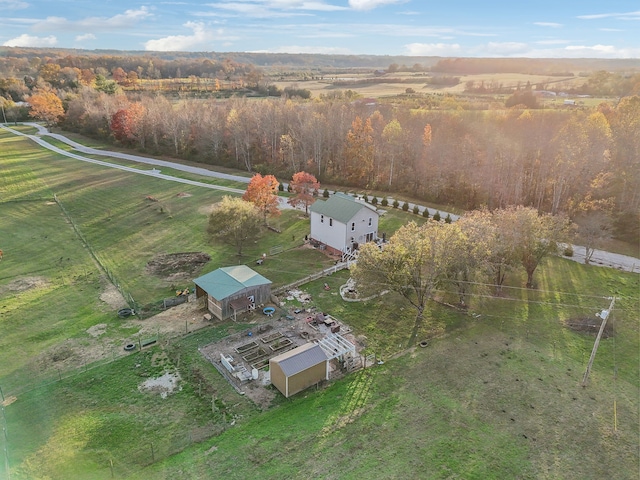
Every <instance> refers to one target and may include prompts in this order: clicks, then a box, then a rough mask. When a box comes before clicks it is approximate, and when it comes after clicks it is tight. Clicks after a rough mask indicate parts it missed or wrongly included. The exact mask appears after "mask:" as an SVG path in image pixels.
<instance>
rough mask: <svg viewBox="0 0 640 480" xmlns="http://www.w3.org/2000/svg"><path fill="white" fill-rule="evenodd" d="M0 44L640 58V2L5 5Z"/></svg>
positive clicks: (246, 0) (302, 0)
mask: <svg viewBox="0 0 640 480" xmlns="http://www.w3.org/2000/svg"><path fill="white" fill-rule="evenodd" d="M0 12H2V14H1V16H0V44H1V45H5V46H22V47H59V48H85V49H91V50H93V49H117V50H152V51H153V50H155V51H217V52H240V51H245V52H274V53H282V52H284V53H326V54H371V55H429V56H430V55H436V56H459V57H541V58H558V57H562V58H576V57H585V58H640V2H638V1H635V2H632V1H616V0H610V1H606V2H603V1H602V0H600V1H592V0H581V1H579V2H578V1H575V0H570V1H566V0H557V1H555V2H552V1H549V0H537V1H530V2H503V1H501V2H492V1H491V0H489V1H488V2H487V1H482V0H471V1H462V0H439V1H437V2H436V1H432V0H226V1H215V0H210V1H160V2H157V1H153V2H144V1H142V2H137V1H136V0H133V1H131V0H127V1H124V0H103V1H101V2H96V1H94V0H0Z"/></svg>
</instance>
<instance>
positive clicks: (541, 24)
mask: <svg viewBox="0 0 640 480" xmlns="http://www.w3.org/2000/svg"><path fill="white" fill-rule="evenodd" d="M533 24H534V25H538V26H539V27H551V28H560V27H562V26H563V25H562V24H561V23H554V22H533Z"/></svg>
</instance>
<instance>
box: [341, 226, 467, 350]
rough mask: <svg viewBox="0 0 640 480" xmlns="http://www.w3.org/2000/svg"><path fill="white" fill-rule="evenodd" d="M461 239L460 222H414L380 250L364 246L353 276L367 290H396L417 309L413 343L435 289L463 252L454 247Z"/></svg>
mask: <svg viewBox="0 0 640 480" xmlns="http://www.w3.org/2000/svg"><path fill="white" fill-rule="evenodd" d="M460 241H461V235H460V229H459V227H458V226H457V225H456V224H446V223H438V222H432V221H430V222H426V223H425V224H424V225H422V226H418V225H417V224H416V223H415V222H410V223H408V224H406V225H404V226H402V227H400V228H399V229H398V230H397V231H396V233H395V234H394V235H393V236H392V237H391V238H390V239H389V242H388V243H387V244H385V247H384V249H382V250H381V249H380V248H379V247H378V246H377V245H376V244H375V243H365V244H364V245H361V246H360V253H359V254H358V262H357V264H356V265H355V266H354V267H352V269H351V275H352V277H353V278H354V280H355V281H356V285H357V286H358V289H361V290H363V291H381V290H392V291H394V292H397V293H399V294H400V295H402V296H403V297H404V298H405V299H406V300H407V301H408V302H409V303H410V304H411V305H412V306H413V307H414V308H415V310H416V318H415V322H414V325H413V330H412V333H411V336H410V338H409V346H412V345H414V344H415V341H416V338H417V335H418V333H419V331H420V329H421V327H422V323H423V319H424V309H425V307H426V304H427V301H428V300H430V299H431V298H432V297H433V294H434V292H435V290H436V289H437V288H438V287H439V286H441V285H442V284H443V283H444V282H446V281H447V278H448V274H449V272H450V271H451V266H452V265H453V263H454V261H455V260H456V259H455V258H454V257H455V256H456V255H458V254H459V250H458V249H452V248H450V246H451V245H453V244H458V243H459V242H460Z"/></svg>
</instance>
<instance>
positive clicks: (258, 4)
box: [196, 0, 348, 18]
mask: <svg viewBox="0 0 640 480" xmlns="http://www.w3.org/2000/svg"><path fill="white" fill-rule="evenodd" d="M207 6H209V7H212V8H215V9H218V10H224V11H227V12H233V13H235V14H238V15H242V16H246V17H256V18H284V17H294V16H300V15H310V14H308V13H301V12H303V11H306V12H310V11H318V12H335V11H340V10H348V8H347V7H342V6H339V5H332V4H329V3H326V2H324V1H322V0H317V1H314V0H311V1H306V0H249V1H236V2H218V3H209V4H207ZM196 15H199V16H210V15H212V14H211V13H210V12H200V13H197V14H196Z"/></svg>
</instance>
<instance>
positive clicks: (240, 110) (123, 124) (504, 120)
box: [0, 55, 640, 240]
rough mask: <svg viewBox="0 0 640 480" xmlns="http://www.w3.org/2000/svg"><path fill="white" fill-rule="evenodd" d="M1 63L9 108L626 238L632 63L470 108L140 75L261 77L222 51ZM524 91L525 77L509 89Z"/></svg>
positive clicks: (90, 131) (442, 101) (211, 156)
mask: <svg viewBox="0 0 640 480" xmlns="http://www.w3.org/2000/svg"><path fill="white" fill-rule="evenodd" d="M143 60H144V61H145V62H146V63H143V64H141V61H143ZM445 63H446V62H445V61H440V62H439V63H438V64H437V65H435V69H438V68H440V69H442V68H443V65H444V64H445ZM449 63H453V64H454V65H456V68H454V72H453V73H456V72H455V70H456V69H457V70H458V71H459V70H460V69H461V68H462V67H461V65H465V64H466V65H467V67H466V68H471V67H473V65H476V64H479V65H481V67H476V68H478V69H482V68H488V67H487V66H486V65H485V64H482V63H479V62H476V61H471V62H467V63H465V62H449ZM536 64H537V63H536ZM496 65H497V66H500V65H502V63H500V62H498V63H496ZM398 68H399V67H398V65H396V64H393V65H391V66H390V67H389V69H388V71H390V72H391V71H396V70H397V69H398ZM415 68H418V66H415ZM496 68H497V67H496ZM500 68H505V67H500ZM0 72H2V73H3V76H2V78H0V95H1V96H3V97H4V98H5V99H6V101H5V104H6V114H7V115H8V120H16V119H20V117H21V115H24V109H25V108H26V107H24V106H23V107H20V106H19V105H18V106H16V105H15V104H14V103H13V102H19V101H22V100H26V101H27V102H29V104H30V105H31V107H30V108H31V110H30V113H31V115H32V116H34V117H35V118H38V119H41V120H45V121H47V122H49V123H52V124H53V123H59V124H60V125H61V126H62V127H63V128H65V129H68V130H71V131H76V132H79V133H83V134H85V135H89V136H93V137H96V138H100V139H103V140H105V141H114V142H118V143H121V144H123V145H125V146H127V147H131V148H135V149H137V150H139V151H141V152H147V153H149V154H154V155H166V156H171V157H177V158H183V159H187V160H190V161H196V162H201V163H205V164H211V165H224V166H230V167H235V168H240V169H243V170H246V171H249V172H259V173H263V174H273V175H275V176H276V177H278V178H280V179H285V180H286V179H289V178H291V175H292V174H293V173H295V172H299V171H302V170H305V171H308V172H312V173H313V174H314V175H315V176H316V177H317V178H318V180H320V181H321V182H323V183H331V184H336V185H342V186H344V187H345V188H357V189H368V190H378V191H389V192H394V193H396V194H397V193H402V194H405V195H407V196H410V197H413V198H416V199H421V200H424V201H431V202H435V203H439V204H448V205H454V206H457V207H459V208H463V209H474V208H479V207H482V206H486V207H488V208H489V209H495V208H502V207H506V206H509V205H524V206H531V207H534V208H536V209H538V210H539V211H541V212H548V213H552V214H557V213H568V214H569V215H571V216H572V217H575V218H580V217H585V216H587V217H588V216H589V214H590V213H594V212H597V213H598V218H606V220H607V222H613V223H614V224H615V225H616V234H617V235H618V236H619V237H620V238H624V239H627V240H637V238H638V225H639V224H640V222H639V221H638V211H640V195H639V193H638V192H640V96H638V94H640V75H639V74H635V73H631V74H629V73H628V72H627V73H616V72H605V71H600V72H595V73H593V74H592V75H590V76H588V77H585V82H584V88H585V89H588V90H589V91H590V92H594V93H595V92H598V93H600V94H602V95H615V96H617V98H615V99H613V101H609V102H603V103H601V104H600V105H598V106H596V107H593V108H587V107H580V108H576V109H556V110H552V109H533V108H527V107H532V105H527V104H526V103H527V102H525V101H513V97H512V98H511V103H509V101H507V105H505V104H504V103H503V104H502V105H496V104H495V102H493V103H491V102H487V105H488V107H487V108H486V109H481V110H469V109H465V108H466V104H465V103H464V101H462V100H461V99H459V98H456V97H453V96H450V95H447V96H441V97H439V98H438V99H437V100H434V97H433V96H431V97H429V96H418V97H412V98H411V100H410V101H403V100H402V99H386V100H384V101H371V99H359V98H358V96H357V95H355V94H353V92H350V91H346V92H345V91H341V90H336V91H335V93H334V94H332V95H325V96H321V97H319V98H311V99H309V98H307V99H305V98H300V97H308V95H296V94H295V93H296V92H288V93H289V94H288V95H282V96H280V97H265V98H260V99H256V98H248V97H247V96H246V95H237V94H234V95H231V98H227V99H220V98H216V96H214V95H209V96H205V97H204V98H188V97H187V96H178V97H177V98H175V97H168V96H167V95H163V92H162V91H160V90H158V89H156V90H155V91H150V89H149V88H144V86H145V85H146V86H148V85H149V83H146V84H145V83H144V82H149V81H151V80H153V79H160V78H167V77H172V76H175V77H187V78H188V77H189V76H190V77H191V83H190V85H191V87H190V88H192V89H196V90H198V89H200V88H202V89H205V88H209V89H211V90H212V91H214V92H220V91H222V90H230V91H232V92H233V91H236V92H247V91H257V90H259V88H260V87H262V88H263V89H264V88H265V86H266V83H265V81H264V72H263V71H262V70H261V69H259V68H257V67H255V66H254V65H250V64H238V63H236V62H234V61H232V60H230V59H228V58H227V59H224V60H222V61H212V60H208V59H204V60H203V59H201V58H198V59H195V60H194V59H190V58H178V59H173V60H166V59H161V58H156V59H154V58H151V57H148V58H143V57H138V56H120V57H118V56H99V55H93V56H86V57H82V56H71V55H67V56H64V57H60V58H56V59H55V61H53V60H51V59H49V60H44V59H42V58H40V57H38V56H33V55H32V56H31V57H29V56H20V55H15V56H12V57H9V56H5V57H2V58H0ZM19 75H23V77H20V76H19ZM204 79H209V81H208V82H205V80H204ZM205 86H206V87H205ZM266 88H267V90H268V86H266ZM252 89H253V90H252ZM280 93H282V92H280ZM525 94H532V90H531V87H530V86H523V89H522V91H519V92H514V97H517V95H521V96H522V98H525V97H526V95H525ZM529 96H531V95H529ZM534 106H535V105H534ZM507 107H510V108H507ZM21 108H22V111H21V110H20V109H21ZM603 213H605V214H606V215H604V217H602V214H603ZM601 223H602V222H601ZM600 226H601V227H602V228H605V227H606V228H608V226H607V225H605V224H604V223H602V224H601V225H600Z"/></svg>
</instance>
